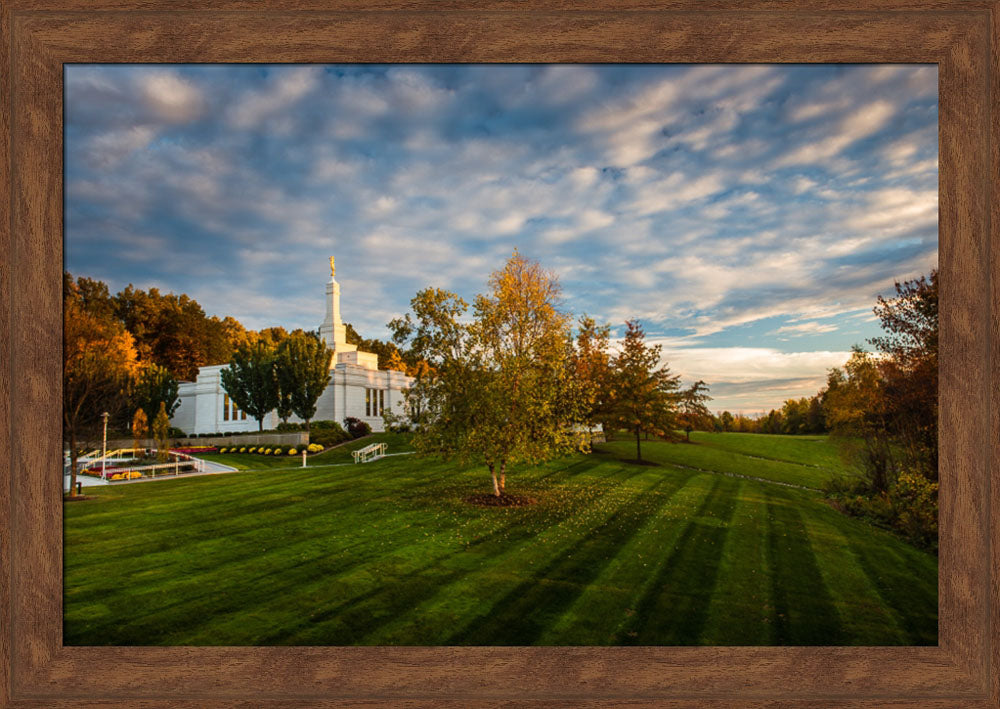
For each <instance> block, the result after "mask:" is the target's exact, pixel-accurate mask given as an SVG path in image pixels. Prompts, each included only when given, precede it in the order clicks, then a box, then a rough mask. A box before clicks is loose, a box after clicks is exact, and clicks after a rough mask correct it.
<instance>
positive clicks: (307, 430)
mask: <svg viewBox="0 0 1000 709" xmlns="http://www.w3.org/2000/svg"><path fill="white" fill-rule="evenodd" d="M310 421H312V419H306V433H309V432H310V431H309V422H310Z"/></svg>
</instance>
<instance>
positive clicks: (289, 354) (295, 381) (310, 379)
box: [276, 331, 333, 431]
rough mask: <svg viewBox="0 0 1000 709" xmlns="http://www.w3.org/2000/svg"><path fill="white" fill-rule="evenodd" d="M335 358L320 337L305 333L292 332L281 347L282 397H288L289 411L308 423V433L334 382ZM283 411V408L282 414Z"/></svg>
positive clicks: (279, 384) (280, 385)
mask: <svg viewBox="0 0 1000 709" xmlns="http://www.w3.org/2000/svg"><path fill="white" fill-rule="evenodd" d="M332 358H333V351H332V350H330V349H328V348H327V347H326V345H324V344H323V342H322V341H320V339H319V338H318V337H316V336H314V335H312V334H307V333H304V332H301V331H299V332H295V333H292V334H291V335H290V336H289V337H288V338H287V339H286V340H285V341H284V342H282V343H281V345H280V346H279V347H278V353H277V359H276V362H277V376H278V389H279V391H280V392H281V396H280V397H279V398H281V397H284V396H286V395H287V397H288V410H289V412H290V413H294V414H295V415H296V416H298V417H299V418H300V419H302V420H303V421H305V422H306V431H308V430H309V422H310V420H311V419H312V417H313V416H314V415H315V414H316V402H317V401H318V400H319V397H320V395H321V394H322V393H323V391H324V390H325V389H326V386H327V384H329V382H330V361H331V359H332ZM281 411H282V409H281V407H280V406H279V409H278V413H279V415H281ZM284 418H285V419H287V416H285V417H284Z"/></svg>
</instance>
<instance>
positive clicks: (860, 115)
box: [774, 99, 896, 167]
mask: <svg viewBox="0 0 1000 709" xmlns="http://www.w3.org/2000/svg"><path fill="white" fill-rule="evenodd" d="M895 113H896V107H895V106H894V105H893V104H892V103H890V102H889V101H885V100H882V99H879V100H876V101H873V102H871V103H869V104H868V105H866V106H863V107H861V108H859V109H857V110H855V111H853V112H852V113H850V114H849V115H847V116H845V117H844V118H843V119H842V120H841V121H840V123H839V124H838V125H837V127H836V128H835V129H834V130H833V131H832V132H828V131H824V132H823V133H822V134H821V136H822V137H820V135H818V136H817V137H816V139H814V140H813V141H811V142H808V143H806V144H805V145H801V146H799V147H798V148H795V149H794V150H792V151H791V152H789V153H786V154H785V155H784V156H782V157H780V158H779V159H778V160H776V161H775V163H774V167H787V166H789V165H809V164H814V163H818V162H821V161H823V160H827V159H829V158H832V157H834V156H836V155H838V154H840V153H841V152H842V151H843V150H844V149H845V148H847V147H848V146H849V145H851V144H852V143H854V142H856V141H858V140H861V139H862V138H867V137H868V136H870V135H873V134H874V133H876V132H878V131H879V130H881V129H882V128H883V127H884V126H885V125H886V124H887V123H888V122H889V119H891V118H892V117H893V115H895Z"/></svg>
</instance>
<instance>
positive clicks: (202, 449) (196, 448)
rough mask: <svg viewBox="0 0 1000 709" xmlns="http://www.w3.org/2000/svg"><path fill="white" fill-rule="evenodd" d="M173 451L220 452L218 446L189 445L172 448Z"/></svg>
mask: <svg viewBox="0 0 1000 709" xmlns="http://www.w3.org/2000/svg"><path fill="white" fill-rule="evenodd" d="M170 452H171V453H218V452H219V449H218V447H217V446H188V447H187V448H171V449H170Z"/></svg>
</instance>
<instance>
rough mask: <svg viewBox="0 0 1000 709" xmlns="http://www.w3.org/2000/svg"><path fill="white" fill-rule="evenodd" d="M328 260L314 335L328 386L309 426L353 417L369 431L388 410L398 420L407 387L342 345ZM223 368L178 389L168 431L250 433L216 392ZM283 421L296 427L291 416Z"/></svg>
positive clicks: (374, 358)
mask: <svg viewBox="0 0 1000 709" xmlns="http://www.w3.org/2000/svg"><path fill="white" fill-rule="evenodd" d="M335 273H336V270H335V268H334V260H333V257H331V258H330V281H329V282H328V283H327V284H326V319H325V320H323V324H322V325H320V328H319V334H320V338H321V339H322V340H323V342H325V343H326V345H327V347H329V348H330V349H332V350H333V358H332V359H331V362H330V383H329V385H327V387H326V390H325V391H324V392H323V393H322V394H321V395H320V397H319V400H318V401H317V402H316V415H315V416H313V419H312V420H313V421H337V422H338V423H340V424H341V425H343V423H344V419H345V418H348V417H354V418H357V419H360V420H362V421H365V422H367V423H368V425H370V426H371V428H372V430H373V431H382V430H384V428H385V425H384V421H383V419H382V412H383V411H386V410H391V411H393V412H394V413H397V414H400V415H402V414H403V394H402V390H403V389H404V388H406V387H407V386H409V385H410V382H411V381H412V379H411V377H408V376H407V375H406V374H404V373H403V372H398V371H395V370H387V369H379V368H378V355H376V354H373V353H371V352H362V351H360V350H359V349H358V348H357V345H351V344H348V342H347V328H346V327H344V323H343V321H341V319H340V284H339V283H337V281H336V279H335V278H334V276H335ZM226 366H227V365H224V364H217V365H212V366H210V367H201V368H200V369H199V370H198V377H197V379H196V380H195V381H193V382H181V383H180V385H179V386H178V392H177V393H178V396H179V398H180V406H178V407H177V410H176V411H175V412H174V415H173V417H172V418H171V419H170V425H171V426H174V427H176V428H179V429H181V430H182V431H184V432H185V433H187V434H193V433H216V432H218V433H225V432H227V431H256V430H257V420H256V419H254V418H252V417H250V416H248V415H247V414H246V412H245V411H240V410H239V409H237V408H236V405H235V404H234V403H233V402H232V401H231V400H230V399H229V395H228V394H226V392H225V391H224V390H223V388H222V381H221V378H220V375H219V372H220V371H221V370H222V369H224V368H225V367H226ZM289 421H294V422H300V421H301V419H299V418H298V417H296V416H292V417H291V418H289ZM278 423H280V419H279V418H278V414H277V413H276V412H275V411H271V412H270V413H268V414H267V416H265V417H264V429H265V430H266V429H273V428H275V427H276V426H277V425H278Z"/></svg>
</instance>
